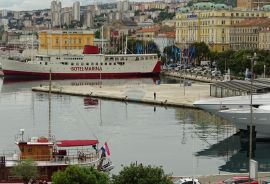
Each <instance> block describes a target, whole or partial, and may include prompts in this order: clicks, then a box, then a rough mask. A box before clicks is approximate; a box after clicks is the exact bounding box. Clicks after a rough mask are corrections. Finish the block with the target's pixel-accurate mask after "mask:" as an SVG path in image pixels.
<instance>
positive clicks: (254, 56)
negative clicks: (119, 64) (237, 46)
mask: <svg viewBox="0 0 270 184" xmlns="http://www.w3.org/2000/svg"><path fill="white" fill-rule="evenodd" d="M247 58H248V59H249V60H250V65H251V78H250V125H249V178H250V170H251V167H250V165H251V164H250V163H251V160H252V136H253V135H252V134H253V129H252V126H253V108H252V104H253V102H252V97H253V79H254V69H253V68H254V62H255V60H256V59H258V57H257V54H256V52H255V53H254V55H253V57H252V56H248V57H247ZM249 183H250V181H249Z"/></svg>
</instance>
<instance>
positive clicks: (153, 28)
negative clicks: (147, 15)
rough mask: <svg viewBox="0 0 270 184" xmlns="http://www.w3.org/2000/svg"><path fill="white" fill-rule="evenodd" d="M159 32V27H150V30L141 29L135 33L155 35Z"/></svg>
mask: <svg viewBox="0 0 270 184" xmlns="http://www.w3.org/2000/svg"><path fill="white" fill-rule="evenodd" d="M159 30H160V27H150V28H143V29H141V30H139V31H137V32H138V33H153V32H154V33H155V32H157V31H159Z"/></svg>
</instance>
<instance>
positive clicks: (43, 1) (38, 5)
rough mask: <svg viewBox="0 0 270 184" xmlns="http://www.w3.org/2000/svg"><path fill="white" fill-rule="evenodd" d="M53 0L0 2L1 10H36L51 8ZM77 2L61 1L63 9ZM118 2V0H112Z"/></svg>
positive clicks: (84, 2)
mask: <svg viewBox="0 0 270 184" xmlns="http://www.w3.org/2000/svg"><path fill="white" fill-rule="evenodd" d="M51 1H52V0H0V10H3V9H6V10H16V11H22V10H36V9H46V8H50V4H51ZM75 1H76V0H61V2H62V7H66V6H71V5H72V3H73V2H75ZM80 1H81V3H82V5H85V4H90V3H93V2H101V1H103V2H108V0H80ZM111 1H116V0H110V2H111Z"/></svg>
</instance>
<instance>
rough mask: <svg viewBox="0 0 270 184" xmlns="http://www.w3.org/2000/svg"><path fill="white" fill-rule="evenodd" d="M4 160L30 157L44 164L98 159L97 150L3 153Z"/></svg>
mask: <svg viewBox="0 0 270 184" xmlns="http://www.w3.org/2000/svg"><path fill="white" fill-rule="evenodd" d="M3 156H4V157H5V161H12V162H21V161H23V160H27V159H32V160H34V161H37V162H42V164H44V165H52V164H53V165H57V164H87V163H92V162H95V161H97V160H98V159H99V154H98V153H97V152H93V151H92V152H86V151H83V152H78V153H77V154H74V155H73V154H67V155H31V156H21V155H19V154H11V153H10V154H4V155H3Z"/></svg>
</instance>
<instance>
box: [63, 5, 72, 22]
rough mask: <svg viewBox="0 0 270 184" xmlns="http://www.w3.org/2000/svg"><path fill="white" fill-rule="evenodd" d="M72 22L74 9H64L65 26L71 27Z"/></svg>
mask: <svg viewBox="0 0 270 184" xmlns="http://www.w3.org/2000/svg"><path fill="white" fill-rule="evenodd" d="M71 20H72V9H71V8H70V7H65V8H63V24H66V25H70V23H71Z"/></svg>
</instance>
